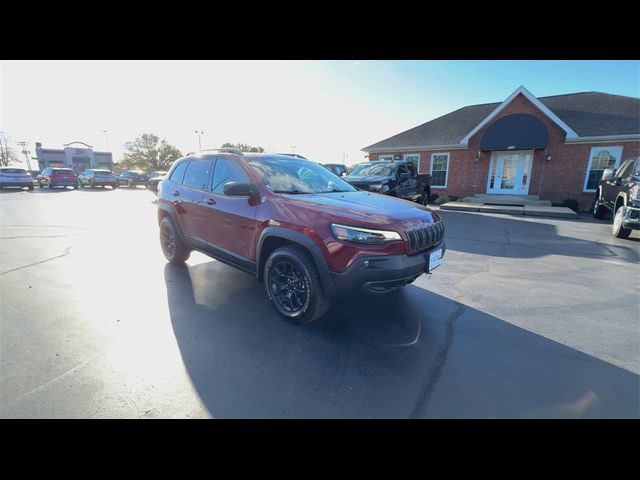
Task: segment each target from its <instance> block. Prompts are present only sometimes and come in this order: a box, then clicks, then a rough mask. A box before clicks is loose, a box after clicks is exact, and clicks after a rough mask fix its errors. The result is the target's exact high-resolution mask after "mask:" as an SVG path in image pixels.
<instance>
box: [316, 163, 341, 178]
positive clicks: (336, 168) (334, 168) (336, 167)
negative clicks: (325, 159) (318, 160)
mask: <svg viewBox="0 0 640 480" xmlns="http://www.w3.org/2000/svg"><path fill="white" fill-rule="evenodd" d="M322 166H323V167H324V168H326V169H327V170H330V171H331V172H333V173H334V174H336V175H338V176H339V177H343V176H345V175H346V174H347V167H346V166H344V165H343V164H342V163H323V164H322Z"/></svg>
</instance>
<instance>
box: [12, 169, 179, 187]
mask: <svg viewBox="0 0 640 480" xmlns="http://www.w3.org/2000/svg"><path fill="white" fill-rule="evenodd" d="M166 173H167V172H164V171H153V172H150V173H146V172H143V171H141V170H123V171H122V172H120V174H118V175H115V174H114V173H113V172H112V171H111V170H107V169H103V168H89V169H87V170H85V171H84V172H82V173H81V174H79V175H77V174H76V172H74V171H73V170H72V169H71V168H62V167H47V168H45V169H44V170H42V172H40V173H38V174H37V175H36V174H34V175H32V174H30V173H29V172H27V170H25V169H24V168H15V167H2V168H0V188H5V187H19V188H28V189H29V190H33V189H34V183H35V184H37V185H38V186H39V187H40V188H57V187H63V188H67V187H71V188H73V189H75V190H77V189H78V188H80V187H83V188H84V187H88V188H97V187H111V188H112V189H116V188H118V187H122V186H126V187H129V188H135V187H138V186H140V185H143V186H145V187H147V188H149V189H150V190H152V191H153V192H157V190H158V183H159V182H160V181H161V180H162V178H163V177H164V175H165V174H166Z"/></svg>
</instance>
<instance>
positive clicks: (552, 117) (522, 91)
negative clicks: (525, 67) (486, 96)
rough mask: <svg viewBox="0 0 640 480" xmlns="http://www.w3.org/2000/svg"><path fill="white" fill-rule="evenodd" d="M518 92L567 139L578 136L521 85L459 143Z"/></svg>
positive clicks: (466, 142) (463, 140)
mask: <svg viewBox="0 0 640 480" xmlns="http://www.w3.org/2000/svg"><path fill="white" fill-rule="evenodd" d="M519 94H522V95H524V97H525V98H526V99H527V100H529V101H530V102H531V103H533V105H535V106H536V107H537V108H538V109H539V110H540V111H541V112H542V113H544V114H545V115H546V116H547V117H549V119H550V120H551V121H552V122H554V123H555V124H556V125H558V126H559V127H560V128H561V129H562V130H564V131H565V132H566V133H567V140H568V139H570V138H578V134H577V133H576V132H574V131H573V130H572V129H571V127H569V125H567V124H566V123H564V122H563V121H562V120H560V118H559V117H558V116H557V115H556V114H555V113H553V112H552V111H551V110H549V109H548V108H547V107H545V106H544V104H543V103H542V102H541V101H540V100H538V99H537V98H536V97H535V96H534V95H533V94H532V93H531V92H530V91H529V90H527V89H526V88H524V87H523V86H520V87H518V88H517V89H516V90H515V91H514V92H513V93H512V94H511V95H509V98H507V99H506V100H505V101H504V102H502V103H501V104H500V105H498V106H497V107H496V108H495V109H494V110H493V112H491V113H490V114H489V115H488V116H487V117H485V119H484V120H482V122H480V123H479V124H478V125H476V127H475V128H474V129H473V130H471V131H470V132H469V133H467V135H466V136H465V137H464V138H463V139H462V140H460V143H461V144H464V145H467V144H468V143H469V139H470V138H471V137H473V136H474V135H475V134H476V133H478V131H479V130H480V129H481V128H482V127H484V126H485V125H486V124H487V123H489V122H490V121H491V119H493V118H494V117H495V116H496V115H497V114H498V113H500V112H501V111H502V110H504V109H505V107H506V106H507V105H509V104H510V103H511V102H512V101H513V99H514V98H516V97H517V96H518V95H519Z"/></svg>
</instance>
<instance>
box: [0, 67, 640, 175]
mask: <svg viewBox="0 0 640 480" xmlns="http://www.w3.org/2000/svg"><path fill="white" fill-rule="evenodd" d="M0 72H1V74H0V92H1V97H0V107H1V108H0V112H1V116H0V131H4V132H6V134H7V135H8V136H9V137H10V140H11V141H13V142H15V141H19V140H25V141H27V142H29V143H30V144H31V145H32V147H31V148H33V143H34V142H36V141H40V142H42V143H43V145H44V146H46V147H50V148H61V147H62V144H63V143H69V142H71V141H75V140H79V141H84V142H86V143H89V144H92V145H94V146H95V148H96V149H98V150H104V149H106V143H107V140H108V141H109V147H110V150H112V151H113V152H114V154H115V156H116V158H118V157H119V155H120V154H121V153H122V151H123V148H122V146H123V144H124V142H126V141H129V140H132V139H133V138H135V137H136V136H138V135H140V134H142V133H147V132H150V133H156V134H158V135H160V136H161V137H163V138H166V140H167V141H168V142H169V143H172V144H174V145H176V146H177V147H178V148H180V149H181V150H182V151H183V152H185V153H186V152H187V151H189V150H193V149H195V148H196V147H197V144H198V143H197V136H196V135H195V133H194V131H195V130H196V129H198V130H204V131H205V135H204V136H203V140H202V141H203V147H207V148H213V147H216V146H220V145H221V144H222V143H224V142H226V141H231V142H243V143H249V144H253V145H261V146H263V147H265V148H266V149H268V150H273V151H291V150H292V146H295V151H296V152H297V153H301V154H303V155H305V156H308V157H309V158H311V159H314V160H316V161H319V162H341V161H342V160H343V158H344V159H345V161H346V163H355V162H358V161H362V160H363V159H364V153H363V152H361V151H360V149H361V148H363V147H365V146H367V145H369V144H372V143H375V142H377V141H380V140H383V139H384V138H387V137H389V136H391V135H394V134H396V133H399V132H401V131H403V130H406V129H408V128H411V127H414V126H416V125H419V124H421V123H424V122H426V121H429V120H432V119H434V118H437V117H439V116H441V115H444V114H446V113H449V112H451V111H453V110H455V109H457V108H460V107H463V106H465V105H472V104H479V103H488V102H499V101H502V100H504V99H505V98H506V97H508V96H509V95H510V94H511V93H512V92H513V91H514V90H515V89H516V88H518V87H519V86H520V85H524V86H525V87H526V88H527V89H528V90H529V91H531V92H532V93H533V94H534V95H536V96H546V95H558V94H564V93H575V92H581V91H591V90H595V91H602V92H607V93H613V94H618V95H627V96H636V97H640V62H639V61H558V60H554V61H529V60H528V61H475V60H474V61H377V60H352V61H346V60H345V61H235V62H234V61H2V64H1V68H0ZM102 130H107V131H108V134H107V135H105V134H104V133H102Z"/></svg>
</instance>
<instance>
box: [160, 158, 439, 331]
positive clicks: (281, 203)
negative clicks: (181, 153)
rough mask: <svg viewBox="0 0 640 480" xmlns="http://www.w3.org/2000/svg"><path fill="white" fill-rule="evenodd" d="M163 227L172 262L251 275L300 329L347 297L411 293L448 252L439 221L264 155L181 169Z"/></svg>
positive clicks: (310, 167) (169, 192)
mask: <svg viewBox="0 0 640 480" xmlns="http://www.w3.org/2000/svg"><path fill="white" fill-rule="evenodd" d="M158 223H159V225H160V243H161V246H162V250H163V252H164V255H165V257H166V258H167V260H169V262H171V263H182V262H184V261H185V260H186V259H187V258H188V257H189V255H190V252H191V251H192V250H197V251H200V252H202V253H204V254H206V255H209V256H211V257H213V258H215V259H217V260H219V261H221V262H223V263H227V264H229V265H232V266H234V267H236V268H238V269H240V270H243V271H245V272H248V273H250V274H252V275H254V276H255V277H256V278H257V279H258V280H259V281H262V282H264V285H265V293H266V295H267V297H268V299H269V300H270V302H271V303H272V305H273V307H274V308H275V310H276V311H277V312H278V313H279V314H280V315H282V316H283V317H284V318H285V319H287V320H289V321H291V322H293V323H297V324H304V323H308V322H310V321H312V320H314V319H316V318H318V317H320V316H321V315H322V314H323V313H324V312H325V311H326V309H327V307H328V305H329V301H331V300H333V299H335V298H337V297H339V296H350V297H351V298H353V297H354V296H359V295H361V294H364V293H367V294H384V293H388V292H391V291H393V290H396V289H398V288H400V287H402V286H404V285H406V284H409V283H411V282H413V281H414V280H415V279H416V278H418V277H419V276H420V275H422V274H423V273H425V272H431V271H432V270H433V269H435V268H436V267H438V266H439V265H440V263H441V260H442V257H443V255H444V253H445V250H446V247H445V243H444V224H443V222H442V220H441V218H440V217H439V216H438V214H437V213H436V212H432V211H431V210H429V209H428V208H426V207H424V206H421V205H417V204H412V203H409V202H405V201H402V200H399V199H397V198H392V197H388V196H384V195H375V194H372V193H369V192H363V191H358V190H356V189H355V188H354V187H352V186H351V185H349V184H348V183H347V182H345V181H344V180H342V179H341V178H340V177H338V176H336V175H334V174H333V173H331V172H329V171H328V170H327V169H325V168H324V167H322V166H321V165H319V164H318V163H315V162H311V161H309V160H305V159H301V158H295V157H291V156H284V155H275V154H265V153H247V154H234V153H227V152H224V153H222V152H221V153H218V154H215V153H211V154H209V153H208V154H206V155H198V156H187V157H183V158H181V159H178V160H176V162H175V163H174V164H173V166H172V167H171V169H170V171H169V173H168V175H167V176H166V177H165V179H164V180H163V181H162V182H161V183H160V187H159V192H158Z"/></svg>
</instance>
